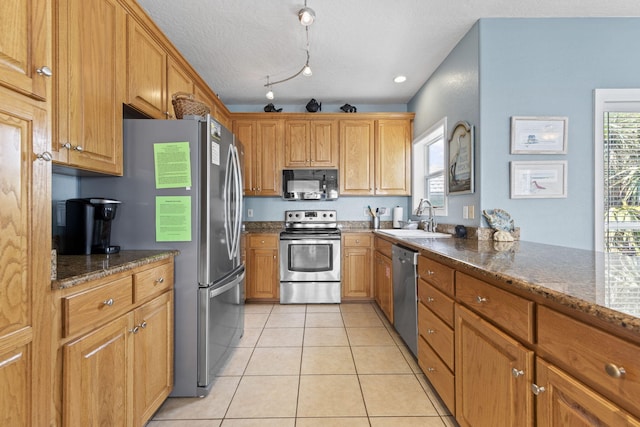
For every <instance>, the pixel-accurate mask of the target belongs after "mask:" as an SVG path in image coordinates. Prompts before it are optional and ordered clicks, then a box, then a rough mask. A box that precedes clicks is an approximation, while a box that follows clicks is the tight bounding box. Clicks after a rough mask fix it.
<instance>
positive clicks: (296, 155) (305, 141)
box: [284, 120, 311, 168]
mask: <svg viewBox="0 0 640 427" xmlns="http://www.w3.org/2000/svg"><path fill="white" fill-rule="evenodd" d="M310 144H311V129H310V124H309V121H308V120H287V121H286V122H285V124H284V167H285V168H301V167H302V168H303V167H309V165H310V164H311V151H310V148H309V145H310Z"/></svg>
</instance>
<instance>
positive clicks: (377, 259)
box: [374, 251, 393, 323]
mask: <svg viewBox="0 0 640 427" xmlns="http://www.w3.org/2000/svg"><path fill="white" fill-rule="evenodd" d="M374 268H375V270H374V281H375V284H374V286H375V299H376V302H377V303H378V306H379V307H380V309H381V310H382V312H383V313H384V314H385V316H387V319H388V320H389V322H391V323H393V283H392V277H393V276H392V275H391V260H390V259H389V258H387V257H386V256H384V255H382V254H381V253H380V252H377V251H376V252H375V253H374Z"/></svg>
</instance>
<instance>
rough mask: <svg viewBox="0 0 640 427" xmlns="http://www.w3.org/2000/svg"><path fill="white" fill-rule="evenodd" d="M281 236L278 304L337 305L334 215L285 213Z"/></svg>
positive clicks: (337, 247) (337, 253)
mask: <svg viewBox="0 0 640 427" xmlns="http://www.w3.org/2000/svg"><path fill="white" fill-rule="evenodd" d="M284 220H285V230H284V231H282V232H281V233H280V303H281V304H313V303H339V302H340V230H339V229H338V220H337V216H336V211H332V210H315V211H303V210H296V211H285V213H284Z"/></svg>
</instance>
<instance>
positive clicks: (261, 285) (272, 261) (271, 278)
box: [247, 248, 280, 299]
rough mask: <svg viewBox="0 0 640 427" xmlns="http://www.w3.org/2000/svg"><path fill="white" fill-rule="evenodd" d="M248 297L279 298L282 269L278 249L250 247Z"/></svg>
mask: <svg viewBox="0 0 640 427" xmlns="http://www.w3.org/2000/svg"><path fill="white" fill-rule="evenodd" d="M248 255H249V258H248V259H247V298H266V299H277V298H279V290H280V271H279V264H278V251H277V249H269V248H249V250H248Z"/></svg>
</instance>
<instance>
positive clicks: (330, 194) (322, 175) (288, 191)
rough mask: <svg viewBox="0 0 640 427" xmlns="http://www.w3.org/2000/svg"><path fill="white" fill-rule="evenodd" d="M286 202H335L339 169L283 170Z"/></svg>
mask: <svg viewBox="0 0 640 427" xmlns="http://www.w3.org/2000/svg"><path fill="white" fill-rule="evenodd" d="M282 198H283V199H284V200H335V199H337V198H338V169H283V170H282Z"/></svg>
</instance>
